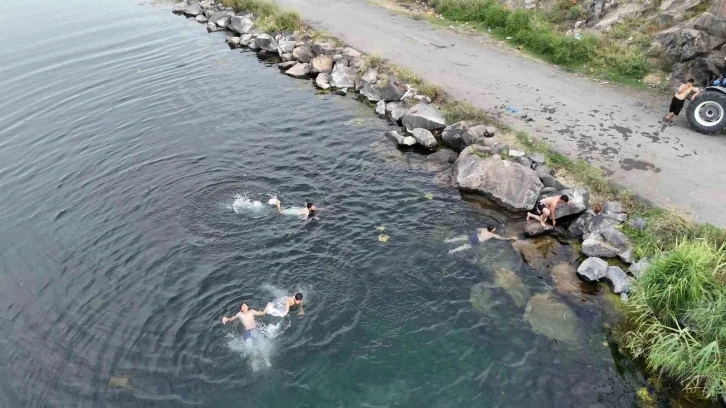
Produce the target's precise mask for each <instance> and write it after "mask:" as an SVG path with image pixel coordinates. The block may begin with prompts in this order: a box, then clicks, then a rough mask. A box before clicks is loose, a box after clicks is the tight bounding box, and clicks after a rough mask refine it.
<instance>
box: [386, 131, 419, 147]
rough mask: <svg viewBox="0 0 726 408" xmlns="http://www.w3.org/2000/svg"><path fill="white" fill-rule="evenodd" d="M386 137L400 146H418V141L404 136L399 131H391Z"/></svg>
mask: <svg viewBox="0 0 726 408" xmlns="http://www.w3.org/2000/svg"><path fill="white" fill-rule="evenodd" d="M385 135H386V137H388V138H389V139H391V140H392V141H394V142H396V144H397V145H399V146H413V145H415V144H416V139H414V138H413V136H404V135H402V134H400V133H399V132H398V131H397V130H389V131H388V132H386V133H385Z"/></svg>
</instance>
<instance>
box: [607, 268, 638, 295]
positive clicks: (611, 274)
mask: <svg viewBox="0 0 726 408" xmlns="http://www.w3.org/2000/svg"><path fill="white" fill-rule="evenodd" d="M603 278H604V279H606V280H608V281H610V284H611V285H612V291H613V293H615V294H620V293H627V292H630V288H631V287H632V285H633V278H631V277H630V276H628V275H627V274H626V273H625V272H623V270H622V269H620V268H619V267H617V266H610V267H608V271H607V273H606V274H605V276H603Z"/></svg>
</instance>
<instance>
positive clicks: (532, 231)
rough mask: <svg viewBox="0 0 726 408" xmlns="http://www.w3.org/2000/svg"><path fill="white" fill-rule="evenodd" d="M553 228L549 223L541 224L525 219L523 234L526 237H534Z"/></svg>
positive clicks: (547, 232)
mask: <svg viewBox="0 0 726 408" xmlns="http://www.w3.org/2000/svg"><path fill="white" fill-rule="evenodd" d="M554 230H555V228H554V227H553V226H552V225H550V224H545V225H544V226H542V224H540V223H539V222H538V221H533V220H530V221H527V222H526V223H525V224H524V236H525V237H527V238H535V237H539V236H542V235H545V234H549V233H551V232H553V231H554Z"/></svg>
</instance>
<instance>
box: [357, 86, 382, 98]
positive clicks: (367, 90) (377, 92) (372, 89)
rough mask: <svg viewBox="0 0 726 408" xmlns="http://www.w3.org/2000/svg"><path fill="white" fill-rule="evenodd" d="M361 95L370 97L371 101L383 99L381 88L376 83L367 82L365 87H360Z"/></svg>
mask: <svg viewBox="0 0 726 408" xmlns="http://www.w3.org/2000/svg"><path fill="white" fill-rule="evenodd" d="M360 94H361V96H363V97H365V98H366V99H368V101H370V102H378V101H382V100H383V98H382V97H381V89H380V88H378V86H376V84H375V83H369V82H366V83H365V85H363V88H361V89H360Z"/></svg>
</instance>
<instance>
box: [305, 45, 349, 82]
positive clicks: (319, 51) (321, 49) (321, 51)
mask: <svg viewBox="0 0 726 408" xmlns="http://www.w3.org/2000/svg"><path fill="white" fill-rule="evenodd" d="M310 49H311V50H312V51H313V54H315V55H316V56H317V55H330V56H333V55H335V54H336V52H337V49H336V48H335V45H333V44H331V43H315V44H313V46H312V47H310ZM351 88H352V86H351Z"/></svg>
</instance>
